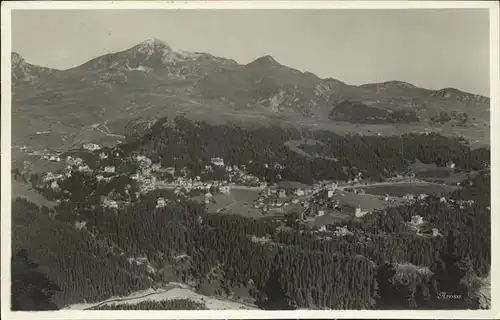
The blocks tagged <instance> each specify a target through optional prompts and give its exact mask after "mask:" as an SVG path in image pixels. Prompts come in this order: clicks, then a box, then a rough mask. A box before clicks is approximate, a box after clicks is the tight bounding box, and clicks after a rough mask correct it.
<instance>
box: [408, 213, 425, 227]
mask: <svg viewBox="0 0 500 320" xmlns="http://www.w3.org/2000/svg"><path fill="white" fill-rule="evenodd" d="M410 223H411V224H413V225H416V226H417V225H419V224H422V223H424V219H423V218H422V217H421V216H419V215H416V216H412V217H411V222H410Z"/></svg>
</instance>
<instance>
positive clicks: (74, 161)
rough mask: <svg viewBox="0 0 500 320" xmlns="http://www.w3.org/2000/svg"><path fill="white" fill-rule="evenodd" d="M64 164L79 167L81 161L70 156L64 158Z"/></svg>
mask: <svg viewBox="0 0 500 320" xmlns="http://www.w3.org/2000/svg"><path fill="white" fill-rule="evenodd" d="M66 163H67V164H69V165H70V166H75V167H76V166H80V165H82V164H83V159H82V158H73V157H72V156H67V157H66Z"/></svg>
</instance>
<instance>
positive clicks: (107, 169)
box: [104, 166, 115, 173]
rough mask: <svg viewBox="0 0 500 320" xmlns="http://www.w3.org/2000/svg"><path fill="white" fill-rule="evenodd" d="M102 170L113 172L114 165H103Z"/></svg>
mask: <svg viewBox="0 0 500 320" xmlns="http://www.w3.org/2000/svg"><path fill="white" fill-rule="evenodd" d="M104 172H108V173H115V167H114V166H106V167H104Z"/></svg>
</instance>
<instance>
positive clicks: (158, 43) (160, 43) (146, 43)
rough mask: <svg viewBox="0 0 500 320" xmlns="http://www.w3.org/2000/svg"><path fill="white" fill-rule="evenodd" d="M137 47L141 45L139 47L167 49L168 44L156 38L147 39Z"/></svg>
mask: <svg viewBox="0 0 500 320" xmlns="http://www.w3.org/2000/svg"><path fill="white" fill-rule="evenodd" d="M139 45H141V46H159V47H167V46H168V44H167V43H166V42H165V41H163V40H160V39H158V38H151V39H147V40H145V41H143V42H141V43H140V44H139Z"/></svg>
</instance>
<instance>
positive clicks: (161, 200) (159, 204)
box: [156, 198, 167, 208]
mask: <svg viewBox="0 0 500 320" xmlns="http://www.w3.org/2000/svg"><path fill="white" fill-rule="evenodd" d="M166 205H167V203H166V202H165V199H164V198H158V200H156V208H163V207H165V206H166Z"/></svg>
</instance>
